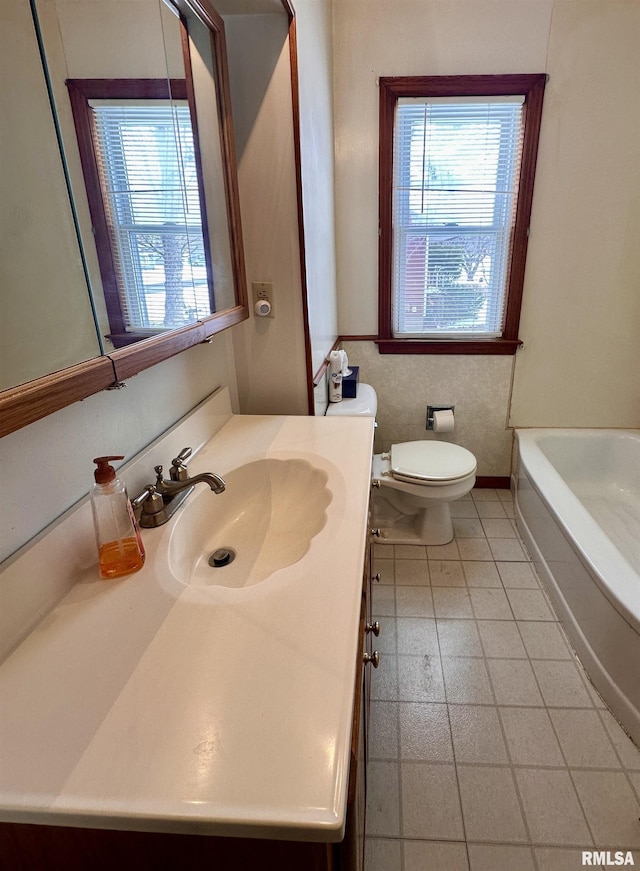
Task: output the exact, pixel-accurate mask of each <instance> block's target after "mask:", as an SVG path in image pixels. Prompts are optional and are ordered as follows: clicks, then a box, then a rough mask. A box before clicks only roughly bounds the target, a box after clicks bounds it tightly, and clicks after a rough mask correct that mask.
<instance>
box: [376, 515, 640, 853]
mask: <svg viewBox="0 0 640 871" xmlns="http://www.w3.org/2000/svg"><path fill="white" fill-rule="evenodd" d="M472 501H473V499H472ZM480 501H484V500H479V502H480ZM474 504H475V503H474ZM505 504H506V503H505ZM507 516H508V515H507ZM476 519H477V520H480V522H481V524H482V519H483V518H480V517H476ZM489 519H493V518H489ZM511 520H512V521H513V518H511ZM483 529H484V526H483ZM485 538H486V536H485ZM478 539H479V540H481V539H480V538H479V537H478ZM518 540H519V541H520V544H523V542H522V541H521V540H520V539H519V537H518ZM391 552H392V553H393V558H392V560H393V581H392V584H391V585H392V586H393V587H394V589H393V593H392V597H391V599H392V607H393V611H394V614H393V619H394V621H396V624H397V620H398V619H400V618H409V619H415V620H433V621H434V625H435V629H436V638H437V642H438V659H439V661H440V665H441V667H442V665H443V660H444V659H446V658H449V657H447V656H445V655H444V654H443V648H442V643H441V629H442V625H443V621H448V620H454V621H465V622H468V623H471V621H472V620H473V623H474V626H475V627H476V628H478V635H479V640H480V649H481V650H482V656H475V655H473V656H471V657H466V656H463V655H461V652H460V651H456V653H455V655H454V658H457V659H483V660H485V665H486V667H487V674H488V679H489V685H490V688H491V693H492V697H493V704H487V703H482V702H474V703H468V702H460V703H458V702H454V701H453V700H450V699H449V691H448V690H447V684H446V681H445V678H444V670H443V675H442V685H443V689H444V702H440V701H437V700H429V699H416V698H414V697H413V693H407V694H406V695H407V698H406V699H405V698H403V693H402V691H401V689H400V684H399V672H400V663H401V660H400V656H403V657H408V658H419V659H422V658H423V657H422V656H421V655H418V654H412V653H401V652H400V646H399V643H400V636H399V633H396V639H395V651H396V653H395V655H394V659H395V663H394V669H395V673H396V674H395V677H396V688H397V690H396V693H395V696H394V698H393V699H391V698H389V699H386V698H383V699H378V700H377V701H378V703H380V702H385V703H388V702H391V701H392V702H393V704H394V705H395V706H396V707H395V710H396V712H397V713H396V742H397V748H398V752H397V759H396V760H389V761H390V762H395V763H397V764H398V765H399V773H400V778H399V781H398V783H399V789H400V795H399V808H400V811H401V815H400V820H399V824H400V828H401V832H402V833H404V819H403V816H402V803H403V790H402V763H403V762H411V763H412V764H421V763H423V764H425V765H429V764H431V765H433V764H436V765H450V764H451V763H450V762H448V761H446V760H429V759H425V760H413V759H407V760H405V759H404V758H403V751H402V744H401V726H400V716H399V712H400V708H401V705H402V704H409V703H411V704H430V705H440V704H446V706H447V722H448V726H449V738H450V742H451V748H452V753H453V764H454V771H455V776H456V785H457V791H458V802H459V807H460V813H461V819H462V827H463V831H464V843H465V846H466V853H467V861H468V863H469V867H471V864H470V862H471V857H470V854H469V845H470V844H471V843H476V841H468V840H467V833H466V824H465V818H464V812H463V809H462V800H461V792H460V781H459V778H458V768H459V767H460V766H464V765H474V766H482V765H486V766H487V767H494V768H495V767H502V768H509V769H510V771H511V773H512V778H513V780H514V788H515V789H516V794H517V796H518V801H519V803H520V809H521V814H522V819H523V822H524V825H525V828H526V831H527V839H528V840H527V843H526V845H523V844H522V842H521V841H505V840H500V841H491V842H490V841H477V843H479V844H488V843H494V844H496V845H511V844H513V845H519V846H527V847H528V848H529V849H530V852H531V855H532V857H533V862H534V865H535V867H536V868H538V862H537V858H536V853H535V850H536V849H538V848H553V849H564V850H568V849H570V848H571V847H573V848H574V849H579V847H578V846H574V845H568V844H566V843H564V842H558V843H557V844H555V843H549V842H547V841H546V840H543V841H541V842H539V843H538V842H533V840H532V838H531V832H530V830H529V822H528V819H527V816H526V813H525V812H524V808H523V805H522V796H521V795H520V790H519V788H518V785H517V781H515V771H516V770H518V769H535V770H558V771H568V773H569V775H570V780H571V784H572V788H573V790H574V795H575V796H576V799H577V802H578V806H579V807H580V811H581V813H582V815H583V819H584V821H585V824H586V828H587V831H588V832H589V834H590V836H591V839H592V842H593V843H594V844H597V841H596V838H595V836H594V832H593V831H592V826H591V822H590V820H589V818H588V816H587V813H586V810H585V807H584V805H583V802H582V799H581V797H580V794H579V792H578V789H577V786H576V782H575V780H574V777H573V773H574V772H576V773H578V772H581V771H584V772H587V773H598V772H601V773H610V774H620V773H621V772H622V773H624V775H625V781H626V784H627V786H628V787H629V788H630V789H631V794H632V795H634V796H638V799H639V800H640V780H638V786H636V784H635V781H634V780H633V779H632V777H631V775H632V773H635V768H634V767H629V768H628V767H627V765H626V764H625V759H624V757H623V755H622V750H618V746H617V745H616V743H615V742H614V736H613V733H612V732H611V731H610V730H609V728H608V726H607V723H606V721H605V717H606V716H607V715H606V714H605V713H604V711H605V710H606V709H605V708H602V707H600V706H598V703H597V699H596V697H595V696H594V693H593V690H592V688H591V684H590V682H588V680H587V678H586V675H585V673H584V668H583V666H582V663H581V662H580V661H579V659H578V658H577V657H576V654H575V651H574V650H573V648H572V647H571V645H570V644H568V643H567V641H566V635H565V632H564V627H563V626H562V625H561V624H560V623H559V621H558V619H557V617H556V616H555V612H554V611H553V609H552V606H551V605H550V603H549V599H548V596H547V594H546V590H545V589H544V587H543V586H542V584H541V583H540V582H539V581H538V585H537V586H536V587H523V586H521V585H519V586H517V587H506V586H505V585H504V581H503V578H502V575H501V574H500V572H499V570H498V567H497V563H498V562H500V561H499V560H496V559H495V558H493V559H491V560H479V562H487V563H492V564H493V566H494V569H495V570H496V572H497V573H498V576H499V578H500V582H501V587H482V585H469V583H468V580H467V573H466V572H465V571H464V564H465V562H471V560H464V559H462V553H461V552H460V551H459V549H458V556H459V559H456V560H455V561H456V562H460V563H462V575H463V578H464V585H460V584H457V585H440V584H436V585H435V586H434V585H433V584H432V583H431V581H432V578H431V577H429V581H430V583H429V584H420V585H418V584H403V583H400V584H399V583H398V574H399V573H400V574H401V571H400V572H399V566H398V562H402V558H400V557H396V556H395V547H394V548H393V549H392V551H391ZM523 552H524V554H525V556H526V560H525V561H520V560H502V561H501V562H507V563H509V562H515V563H517V562H523V563H525V562H526V564H528V565H529V566H530V567H531V568H532V569H533V573H534V577H535V578H536V580H538V578H537V574H536V573H535V568H534V566H533V563H532V560H531V557H530V555H529V554H528V551H527V550H526V548H524V547H523ZM425 553H426V554H427V555H426V557H425V560H426V568H427V571H429V563H430V562H432V561H436V559H442V558H441V557H437V556H433V555H432V556H431V558H430V557H429V554H428V552H427V551H426V549H425ZM403 556H404V557H405V558H407V557H406V552H404V553H403ZM392 560H389V562H391V561H392ZM399 586H409V587H418V586H420V587H425V586H426V587H429V588H430V589H431V594H430V597H431V600H432V604H433V605H434V607H433V609H432V610H433V614H432V615H429V616H427V615H425V614H412V613H411V611H410V610H409V611H408V612H407V613H404V614H402V615H400V614H399V613H398V607H399V605H398V595H397V590H398V587H399ZM437 588H440V589H442V588H445V589H446V588H449V589H454V588H458V589H466V591H467V595H468V597H469V602H470V611H471V614H472V616H471V617H468V616H467V617H460V616H446V617H445V616H441V615H438V614H437V613H436V609H435V603H434V602H433V590H434V589H437ZM474 588H477V589H482V588H484V589H494V590H496V589H501V588H502V589H503V591H504V592H505V594H506V596H507V601H508V603H509V610H510V611H511V614H512V616H511V617H509V618H502V619H501V618H497V617H490V616H489V617H478V614H477V609H476V607H475V606H474V604H473V601H472V599H471V594H470V591H471V590H472V589H474ZM510 589H514V590H516V589H529V590H538V591H541V592H542V594H543V598H544V600H545V603H546V604H547V606H548V607H549V610H550V613H551V615H552V616H553V619H552V620H547V621H545V620H541V619H540V618H539V617H534V618H531V619H530V618H528V616H525V617H521V618H517V617H516V616H515V613H514V612H513V607H512V605H511V601H510V600H509V598H508V591H509V590H510ZM384 616H387V615H384ZM389 616H391V615H389ZM482 621H492V622H496V623H499V622H503V623H505V625H507V624H512V623H515V625H516V629H517V634H518V638H519V641H520V643H521V645H522V647H523V649H524V654H525V655H524V656H520V657H516V656H503V657H497V656H493V657H492V656H489V655H488V654H489V652H490V651H489V649H488V648H487V643H486V641H485V640H483V637H482V635H481V634H480V633H479V624H480V623H481V622H482ZM532 623H540V624H547V625H555V626H557V627H558V628H559V629H560V632H561V634H562V638H563V641H564V642H565V647H566V649H567V652H568V654H569V657H568V658H567V657H557V658H556V657H554V658H552V659H550V658H547V657H541V656H537V657H534V656H532V655H531V653H530V650H529V648H528V647H527V645H526V644H525V642H524V638H525V636H524V634H523V631H522V629H523V627H524V625H526V624H532ZM529 637H530V640H531V638H532V637H533V636H529ZM504 659H514V660H517V661H521V662H522V661H526V662H528V663H529V665H530V668H531V670H532V672H533V674H534V682H535V685H536V687H537V689H538V691H539V692H540V697H541V700H542V704H541V705H502V706H500V705H498V703H497V699H496V695H495V687H494V680H493V678H492V676H491V672H490V671H489V668H488V663H489V661H490V660H495V661H500V660H504ZM569 661H570V662H572V663H573V666H574V668H575V669H576V672H577V673H578V675H579V681H580V683H581V684H582V686H583V687H584V689H585V691H586V692H587V693H588V696H587V698H588V700H589V705H588V706H587V705H580V706H578V707H574V706H567V705H562V704H558V705H549V704H548V703H547V701H546V700H545V698H544V696H543V694H542V691H541V684H540V680H539V678H538V674H537V673H536V672H535V670H534V669H533V664H534V663H536V662H541V663H558V664H561V663H565V664H566V663H567V662H569ZM410 695H411V698H409V696H410ZM452 704H454V705H462V704H471V705H474V706H477V707H493V708H494V710H496V713H497V715H498V720H499V723H500V727H501V733H502V738H503V742H504V746H505V748H506V753H507V758H508V760H509V761H508V763H507V764H502V765H496V764H495V763H478V762H468V763H463V762H461V761H459V760H458V759H457V756H456V750H455V743H454V741H453V729H452V722H451V707H450V706H451V705H452ZM501 708H505V709H506V708H514V709H523V710H527V709H531V710H545V711H546V714H547V718H548V720H549V721H550V722H551V728H552V734H553V736H554V738H555V740H556V742H557V745H558V747H559V750H560V754H561V758H562V760H563V762H564V765H562V766H560V765H558V766H544V765H524V764H519V765H516V764H514V763H513V757H512V755H511V751H510V749H509V745H508V742H507V740H506V733H505V728H504V722H503V718H502V711H501ZM554 710H566V711H576V712H578V711H596V712H597V722H598V723H599V724H600V726H601V727H602V729H604V731H605V737H606V742H607V746H608V747H609V748H610V749H613V758H614V759H616V760H617V761H618V762H619V765H620V767H619V768H611V767H609V766H598V767H592V766H570V765H569V763H568V761H567V756H566V753H565V750H564V748H563V746H562V743H561V742H560V739H559V733H558V731H557V728H556V724H555V722H554V721H553V718H552V717H551V715H550V712H552V711H554ZM616 725H618V724H616ZM376 760H377V761H386V760H378V758H377V757H376ZM371 837H374V838H375V837H376V836H371ZM378 837H380V838H384V836H378ZM397 840H398V841H399V842H400V844H401V863H402V866H403V867H404V849H402V847H403V846H404V843H405V842H406V841H407V840H426V841H435V842H447V841H450V842H451V843H461V841H458V840H457V839H447V838H429V837H425V838H420V837H415V836H414V837H411V838H405V837H404V834H402V835H401V836H400V837H399V838H398V839H397ZM631 849H636V848H633V847H632V848H631Z"/></svg>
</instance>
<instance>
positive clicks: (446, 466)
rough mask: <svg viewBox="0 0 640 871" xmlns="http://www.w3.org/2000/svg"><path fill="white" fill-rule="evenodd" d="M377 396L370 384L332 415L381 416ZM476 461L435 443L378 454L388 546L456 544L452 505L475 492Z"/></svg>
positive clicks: (383, 538) (334, 407) (378, 498)
mask: <svg viewBox="0 0 640 871" xmlns="http://www.w3.org/2000/svg"><path fill="white" fill-rule="evenodd" d="M376 412H377V397H376V394H375V390H374V389H373V387H371V386H370V385H369V384H360V385H359V386H358V396H357V397H356V398H355V399H343V400H342V402H333V403H330V404H329V408H328V409H327V412H326V414H327V415H328V416H337V415H340V416H359V415H366V416H369V417H375V415H376ZM476 465H477V464H476V458H475V456H474V455H473V454H472V453H471V451H468V450H467V449H466V448H463V447H460V446H459V445H453V444H451V443H449V442H441V441H436V440H433V439H424V440H422V441H413V442H401V443H399V444H395V445H392V446H391V450H390V451H389V452H388V453H382V454H374V456H373V462H372V484H373V486H375V487H376V488H377V489H376V493H375V495H374V525H375V526H376V527H378V528H379V529H380V538H379V540H380V542H382V543H386V544H447V543H448V542H450V541H451V540H452V539H453V523H452V521H451V508H450V503H451V502H453V501H454V500H456V499H460V498H461V497H462V496H466V495H467V493H469V492H470V491H471V489H472V488H473V486H474V484H475V481H476Z"/></svg>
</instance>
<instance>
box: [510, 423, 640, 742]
mask: <svg viewBox="0 0 640 871" xmlns="http://www.w3.org/2000/svg"><path fill="white" fill-rule="evenodd" d="M516 436H517V447H518V468H517V481H516V518H517V522H518V526H519V528H520V532H521V535H522V537H523V539H524V541H525V542H526V544H527V546H528V548H529V550H530V552H531V555H532V557H533V559H534V562H535V566H536V569H537V570H538V573H539V575H540V577H541V578H542V580H543V583H544V584H545V587H546V588H547V592H548V593H549V595H550V597H551V600H552V602H553V604H554V607H555V609H556V612H557V613H558V616H559V618H560V619H561V620H562V622H563V624H564V626H565V629H566V631H567V634H568V635H569V638H570V640H571V642H572V644H573V646H574V648H575V650H576V652H577V654H578V656H579V657H580V659H581V661H582V663H583V665H584V667H585V668H586V670H587V672H588V673H589V676H590V678H591V680H592V681H593V684H594V685H595V687H596V688H597V689H598V691H599V692H600V694H601V695H602V697H603V698H604V700H605V701H606V703H607V704H608V705H609V707H610V708H611V710H612V711H613V713H614V714H615V716H616V717H617V718H618V720H619V721H620V722H621V723H622V725H623V726H624V727H625V729H626V730H627V732H628V733H629V734H630V735H631V736H632V738H633V739H634V740H635V742H636V743H638V744H640V430H580V429H565V430H558V429H529V430H517V432H516Z"/></svg>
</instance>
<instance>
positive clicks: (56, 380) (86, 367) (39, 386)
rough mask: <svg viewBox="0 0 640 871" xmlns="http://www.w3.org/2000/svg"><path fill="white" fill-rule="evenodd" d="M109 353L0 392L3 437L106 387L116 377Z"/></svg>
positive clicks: (1, 433) (0, 416) (0, 422)
mask: <svg viewBox="0 0 640 871" xmlns="http://www.w3.org/2000/svg"><path fill="white" fill-rule="evenodd" d="M117 380H118V379H117V377H116V374H115V371H114V366H113V363H112V362H111V360H110V359H109V357H95V358H94V359H93V360H87V361H86V362H84V363H78V364H77V365H75V366H70V367H69V368H68V369H62V370H60V371H59V372H54V373H53V374H51V375H44V376H43V377H42V378H36V379H34V380H33V381H29V382H27V383H26V384H20V385H19V386H18V387H12V388H10V389H9V390H3V391H2V392H0V438H1V437H2V436H5V435H9V433H12V432H15V431H16V430H18V429H21V428H22V427H23V426H27V425H28V424H30V423H33V422H34V421H36V420H40V418H41V417H46V416H47V415H48V414H53V413H54V412H55V411H60V409H62V408H65V407H66V406H67V405H71V403H73V402H78V401H79V400H80V399H86V398H87V397H88V396H91V395H92V394H94V393H98V392H99V391H100V390H106V389H107V388H108V387H111V386H113V384H114V383H115V382H116V381H117Z"/></svg>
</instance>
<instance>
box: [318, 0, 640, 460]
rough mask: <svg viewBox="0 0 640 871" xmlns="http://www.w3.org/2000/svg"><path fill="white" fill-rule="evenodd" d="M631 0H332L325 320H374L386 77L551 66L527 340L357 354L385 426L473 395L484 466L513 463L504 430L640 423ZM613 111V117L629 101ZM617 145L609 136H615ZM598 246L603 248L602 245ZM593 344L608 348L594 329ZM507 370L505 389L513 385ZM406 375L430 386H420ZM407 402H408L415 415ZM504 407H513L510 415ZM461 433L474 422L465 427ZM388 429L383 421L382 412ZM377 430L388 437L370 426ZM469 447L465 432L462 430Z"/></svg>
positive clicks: (399, 431)
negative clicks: (476, 351) (505, 350)
mask: <svg viewBox="0 0 640 871" xmlns="http://www.w3.org/2000/svg"><path fill="white" fill-rule="evenodd" d="M639 32H640V4H638V3H637V2H635V0H618V2H616V3H611V2H609V0H582V2H579V3H578V2H575V0H556V2H553V0H518V2H513V0H420V2H417V0H395V2H393V3H389V2H387V0H340V2H339V3H335V4H334V87H335V90H334V99H335V142H336V145H335V148H336V152H335V153H336V238H337V251H338V260H337V276H338V301H339V303H338V317H339V321H338V325H339V330H340V332H341V333H342V334H344V335H352V334H375V333H376V331H377V242H378V237H377V220H378V218H377V216H378V203H377V194H378V191H377V180H378V88H377V78H378V77H379V76H381V75H385V76H390V75H452V74H473V73H477V74H479V73H489V74H496V73H515V72H544V71H548V72H549V74H550V76H551V79H550V82H549V85H548V96H547V99H546V103H545V110H544V117H543V129H542V134H541V143H540V158H539V170H538V178H537V186H536V193H535V197H534V204H533V215H532V225H531V237H530V253H529V258H528V265H527V275H526V282H525V302H524V308H523V314H522V323H521V336H522V338H523V339H524V340H525V348H524V350H521V351H519V352H518V355H517V356H516V358H515V364H514V359H513V358H505V359H503V361H501V362H499V363H496V362H495V361H491V360H489V359H488V358H481V357H475V356H471V357H462V358H458V357H444V358H442V359H437V358H436V357H428V356H427V357H393V356H384V357H376V353H377V352H375V351H373V353H372V350H371V347H368V346H366V345H360V344H359V343H352V344H351V345H350V348H349V351H350V353H349V359H350V361H352V362H353V363H358V362H360V361H361V360H364V361H365V362H366V367H363V368H365V370H366V371H365V372H363V373H362V374H363V376H364V380H369V379H370V380H371V383H373V385H374V387H376V389H377V390H378V393H379V399H380V415H382V416H383V417H388V416H389V413H388V412H387V411H385V408H384V406H385V404H386V403H391V406H390V407H392V408H393V409H394V411H393V417H394V418H395V420H396V421H397V423H396V424H393V423H392V421H391V420H389V421H388V427H389V428H390V429H391V430H392V431H393V432H394V433H395V436H394V437H395V438H398V439H405V438H410V437H411V438H419V437H424V436H426V433H425V432H424V430H422V435H419V429H418V428H417V427H418V420H421V419H422V414H423V409H422V407H421V406H422V405H424V404H425V402H424V399H423V396H426V395H427V393H428V394H429V396H430V398H433V392H435V397H436V398H437V401H445V402H450V401H451V402H453V398H452V397H453V396H454V394H455V395H461V396H463V397H465V396H466V397H468V398H469V399H473V403H472V404H471V405H468V404H467V402H466V401H464V405H465V406H466V407H467V412H466V413H465V418H468V415H470V414H471V408H473V413H474V414H476V415H478V416H479V417H478V418H477V419H476V420H475V422H474V423H473V424H472V423H471V421H469V420H468V419H467V420H465V421H464V428H462V426H461V428H460V430H459V435H460V439H458V438H456V441H458V440H460V441H461V443H464V442H463V437H464V439H467V433H471V432H473V436H470V438H471V441H476V440H477V436H478V434H482V439H481V442H482V444H481V446H480V447H479V448H477V449H476V450H477V451H478V454H479V473H480V474H481V475H484V474H501V475H506V474H508V473H509V470H510V438H509V435H510V433H509V430H508V429H507V425H508V423H510V424H511V425H512V426H531V425H550V426H571V425H574V426H585V425H594V426H603V425H606V426H640V397H639V390H640V387H639V384H638V371H639V369H640V365H639V364H640V342H639V341H638V338H637V333H638V327H639V325H640V292H639V289H638V285H639V281H638V277H639V276H638V266H639V261H638V254H637V245H636V247H635V250H634V249H633V248H632V244H633V242H632V240H633V238H634V235H635V234H636V230H637V227H638V223H639V215H638V174H637V166H638V158H639V151H638V143H639V142H640V136H639V135H638V130H637V128H638V124H639V123H640V116H639V115H638V112H637V111H632V108H633V107H637V92H638V85H640V76H639V68H638V52H637V50H636V43H637V35H638V33H639ZM625 110H626V112H625ZM616 140H619V141H616ZM600 252H603V253H602V255H601V254H600ZM601 337H604V338H605V342H602V341H601ZM512 376H513V378H514V386H513V397H512V399H511V379H512ZM416 379H418V383H419V384H420V385H422V384H423V383H426V382H428V383H429V384H430V387H429V389H428V390H427V389H423V388H422V387H420V389H419V391H418V392H417V394H416V389H415V385H416ZM414 406H418V408H416V411H415V412H414V411H413V408H414ZM510 415H511V417H509V416H510ZM467 427H470V429H467ZM385 429H387V424H385ZM380 439H381V440H382V439H386V436H384V431H383V433H381V434H380ZM467 446H468V447H470V448H471V449H472V450H474V448H473V447H472V444H471V442H470V441H467Z"/></svg>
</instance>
